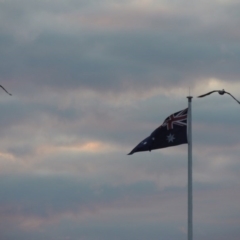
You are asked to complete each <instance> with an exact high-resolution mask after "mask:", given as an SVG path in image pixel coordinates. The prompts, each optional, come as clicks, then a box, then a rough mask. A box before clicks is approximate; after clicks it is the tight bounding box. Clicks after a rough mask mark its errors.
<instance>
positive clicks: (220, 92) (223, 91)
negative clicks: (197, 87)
mask: <svg viewBox="0 0 240 240" xmlns="http://www.w3.org/2000/svg"><path fill="white" fill-rule="evenodd" d="M214 92H218V93H219V94H220V95H224V94H225V93H226V94H228V95H230V96H231V97H232V98H233V99H234V100H236V101H237V102H238V103H239V104H240V102H239V101H238V100H237V99H236V98H235V97H234V96H233V95H232V94H231V93H229V92H226V91H225V90H224V89H223V90H214V91H211V92H208V93H205V94H203V95H200V96H198V97H199V98H202V97H205V96H207V95H210V94H212V93H214Z"/></svg>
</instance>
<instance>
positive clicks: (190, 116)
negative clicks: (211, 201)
mask: <svg viewBox="0 0 240 240" xmlns="http://www.w3.org/2000/svg"><path fill="white" fill-rule="evenodd" d="M187 98H188V240H192V239H193V224H192V222H193V217H192V216H193V214H192V210H193V204H192V198H193V197H192V106H191V103H192V96H188V97H187Z"/></svg>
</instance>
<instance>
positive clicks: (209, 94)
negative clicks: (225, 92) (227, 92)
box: [198, 90, 218, 98]
mask: <svg viewBox="0 0 240 240" xmlns="http://www.w3.org/2000/svg"><path fill="white" fill-rule="evenodd" d="M214 92H218V90H214V91H211V92H208V93H205V94H203V95H200V96H198V97H199V98H201V97H205V96H207V95H210V94H212V93H214Z"/></svg>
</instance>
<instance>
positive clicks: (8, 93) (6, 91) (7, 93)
mask: <svg viewBox="0 0 240 240" xmlns="http://www.w3.org/2000/svg"><path fill="white" fill-rule="evenodd" d="M0 87H1V88H2V89H3V90H4V91H5V92H6V93H7V94H8V95H10V96H12V94H11V93H9V92H8V91H7V90H6V89H5V88H4V87H3V86H2V85H0Z"/></svg>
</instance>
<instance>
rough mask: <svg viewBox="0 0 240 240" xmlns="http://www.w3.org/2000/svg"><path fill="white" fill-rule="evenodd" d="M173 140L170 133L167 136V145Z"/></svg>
mask: <svg viewBox="0 0 240 240" xmlns="http://www.w3.org/2000/svg"><path fill="white" fill-rule="evenodd" d="M174 139H175V137H174V135H173V134H171V133H170V134H169V135H168V136H167V140H168V142H169V143H170V142H173V140H174Z"/></svg>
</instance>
